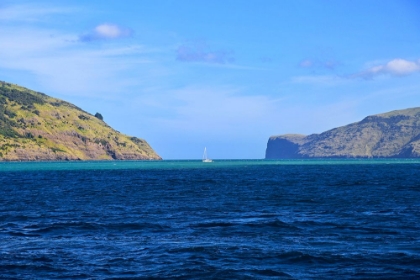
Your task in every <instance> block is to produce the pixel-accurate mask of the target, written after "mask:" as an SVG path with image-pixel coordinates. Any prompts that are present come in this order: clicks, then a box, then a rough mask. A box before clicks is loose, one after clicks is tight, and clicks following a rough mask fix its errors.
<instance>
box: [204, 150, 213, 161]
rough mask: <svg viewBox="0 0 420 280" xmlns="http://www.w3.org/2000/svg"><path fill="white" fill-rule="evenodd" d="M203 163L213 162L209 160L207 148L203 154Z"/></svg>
mask: <svg viewBox="0 0 420 280" xmlns="http://www.w3.org/2000/svg"><path fill="white" fill-rule="evenodd" d="M203 162H213V161H212V160H211V159H209V158H207V149H206V148H205V147H204V153H203Z"/></svg>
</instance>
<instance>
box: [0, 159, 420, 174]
mask: <svg viewBox="0 0 420 280" xmlns="http://www.w3.org/2000/svg"><path fill="white" fill-rule="evenodd" d="M343 164H420V159H296V160H293V159H287V160H214V161H213V162H212V163H203V162H202V161H201V160H163V161H60V162H0V172H2V171H3V172H4V171H29V170H110V169H116V170H118V169H177V168H224V167H226V168H229V167H246V166H261V165H343Z"/></svg>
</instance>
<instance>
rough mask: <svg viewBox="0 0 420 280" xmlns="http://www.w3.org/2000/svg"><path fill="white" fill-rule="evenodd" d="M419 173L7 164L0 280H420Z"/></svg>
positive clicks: (330, 164)
mask: <svg viewBox="0 0 420 280" xmlns="http://www.w3.org/2000/svg"><path fill="white" fill-rule="evenodd" d="M419 174H420V160H283V161H266V160H256V161H246V160H243V161H226V160H224V161H215V162H213V163H202V162H201V161H154V162H144V161H128V162H125V161H124V162H123V161H109V162H49V163H0V279H420V176H419Z"/></svg>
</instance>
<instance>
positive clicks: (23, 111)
mask: <svg viewBox="0 0 420 280" xmlns="http://www.w3.org/2000/svg"><path fill="white" fill-rule="evenodd" d="M112 159H117V160H150V159H153V160H159V159H161V158H160V157H159V155H157V154H156V152H155V151H154V150H153V149H152V148H151V147H150V146H149V144H148V143H147V142H146V141H145V140H143V139H140V138H137V137H131V136H128V135H124V134H122V133H120V132H118V131H116V130H114V129H113V128H111V127H110V126H108V125H107V124H106V123H105V122H104V121H103V118H102V115H100V114H99V113H97V114H96V115H95V116H93V115H91V114H89V113H87V112H85V111H83V110H82V109H80V108H78V107H77V106H75V105H73V104H71V103H69V102H66V101H63V100H59V99H56V98H53V97H50V96H48V95H45V94H43V93H40V92H35V91H32V90H29V89H26V88H24V87H21V86H18V85H14V84H10V83H6V82H2V81H0V161H44V160H112Z"/></svg>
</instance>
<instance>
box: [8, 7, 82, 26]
mask: <svg viewBox="0 0 420 280" xmlns="http://www.w3.org/2000/svg"><path fill="white" fill-rule="evenodd" d="M74 10H75V9H73V8H64V7H45V6H42V5H33V4H25V5H11V6H8V5H4V6H0V21H8V22H15V21H19V22H37V21H44V20H45V17H46V16H47V15H55V14H66V13H70V12H72V11H74Z"/></svg>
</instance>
